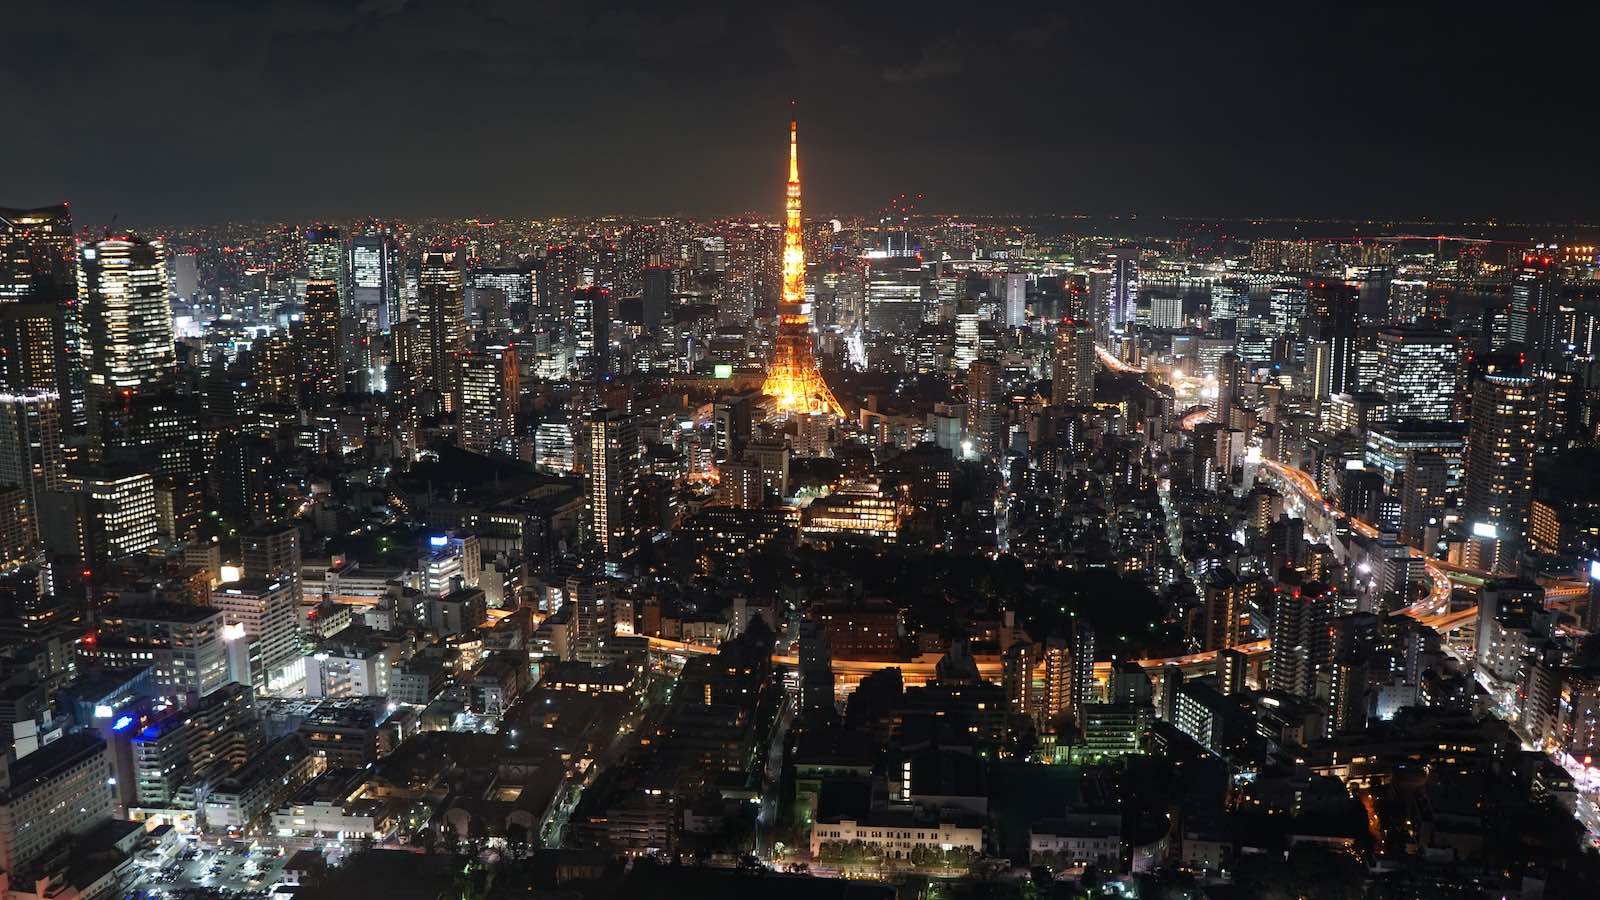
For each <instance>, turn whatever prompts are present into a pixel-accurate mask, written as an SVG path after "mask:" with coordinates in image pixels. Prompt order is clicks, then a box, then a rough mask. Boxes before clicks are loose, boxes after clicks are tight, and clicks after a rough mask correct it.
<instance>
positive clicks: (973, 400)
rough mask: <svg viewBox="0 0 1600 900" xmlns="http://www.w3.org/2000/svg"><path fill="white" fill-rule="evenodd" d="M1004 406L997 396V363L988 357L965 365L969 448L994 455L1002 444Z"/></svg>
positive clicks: (986, 454) (978, 452)
mask: <svg viewBox="0 0 1600 900" xmlns="http://www.w3.org/2000/svg"><path fill="white" fill-rule="evenodd" d="M1003 410H1004V407H1003V406H1002V404H1001V397H1000V366H999V364H998V363H996V362H995V361H994V360H992V359H989V358H987V357H985V358H983V359H976V360H973V361H972V365H970V366H968V367H967V440H968V441H970V442H971V444H972V447H971V452H973V453H976V454H978V455H980V456H994V455H997V454H999V453H1000V452H1001V451H1002V450H1003V449H1004V447H1002V446H1001V427H1002V425H1003V424H1004V417H1003Z"/></svg>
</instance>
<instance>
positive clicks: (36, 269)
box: [0, 203, 84, 429]
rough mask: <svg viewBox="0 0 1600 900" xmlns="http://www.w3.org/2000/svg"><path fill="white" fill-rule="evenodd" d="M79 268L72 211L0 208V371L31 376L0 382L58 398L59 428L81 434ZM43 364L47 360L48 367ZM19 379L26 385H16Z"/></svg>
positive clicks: (5, 374) (15, 376) (14, 376)
mask: <svg viewBox="0 0 1600 900" xmlns="http://www.w3.org/2000/svg"><path fill="white" fill-rule="evenodd" d="M76 264H77V259H76V254H75V252H74V250H73V239H72V213H71V212H70V211H69V210H68V209H67V205H66V204H65V203H62V204H60V205H58V206H46V207H41V208H39V209H4V208H0V308H4V309H5V312H4V314H3V319H0V355H4V356H5V357H7V360H6V362H4V363H0V370H6V369H15V368H17V367H25V368H27V369H29V370H31V371H28V372H27V373H26V374H19V373H17V372H15V371H10V372H6V371H0V377H4V378H8V379H10V380H11V382H12V383H10V384H9V385H7V387H8V388H9V389H10V390H14V391H15V390H23V389H25V388H38V389H40V390H54V391H55V392H56V393H58V394H60V395H61V398H62V403H63V408H62V413H63V416H62V424H63V425H64V426H66V427H68V428H70V429H80V428H81V427H82V425H83V422H84V410H83V371H82V368H81V366H82V363H81V362H80V361H79V359H78V335H79V333H80V331H81V328H82V323H81V322H80V321H79V313H78V297H79V294H78V281H77V272H76ZM24 310H26V311H24ZM46 320H47V321H48V322H49V324H48V326H46V325H45V324H44V322H45V321H46ZM45 341H48V342H49V343H48V344H46V343H45ZM13 354H23V355H22V356H21V357H13ZM47 359H49V360H51V361H52V362H50V363H48V364H47V362H46V360H47ZM46 371H48V372H49V373H50V376H51V377H52V380H51V381H50V382H48V383H46V382H43V381H42V380H41V379H43V378H44V377H45V373H46ZM19 377H21V378H25V379H26V381H27V383H26V384H23V383H17V381H16V379H18V378H19Z"/></svg>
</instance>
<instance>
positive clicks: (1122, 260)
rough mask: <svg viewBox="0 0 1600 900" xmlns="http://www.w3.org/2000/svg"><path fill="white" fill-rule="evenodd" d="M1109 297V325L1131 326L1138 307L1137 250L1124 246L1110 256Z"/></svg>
mask: <svg viewBox="0 0 1600 900" xmlns="http://www.w3.org/2000/svg"><path fill="white" fill-rule="evenodd" d="M1110 265H1111V280H1110V283H1109V288H1108V289H1109V299H1108V305H1109V306H1110V313H1111V325H1112V327H1114V328H1116V329H1118V330H1121V329H1126V328H1131V327H1133V317H1134V313H1135V311H1136V310H1137V309H1138V307H1139V251H1138V249H1137V248H1134V247H1125V248H1123V249H1121V250H1118V251H1116V253H1114V254H1113V255H1112V256H1111V258H1110Z"/></svg>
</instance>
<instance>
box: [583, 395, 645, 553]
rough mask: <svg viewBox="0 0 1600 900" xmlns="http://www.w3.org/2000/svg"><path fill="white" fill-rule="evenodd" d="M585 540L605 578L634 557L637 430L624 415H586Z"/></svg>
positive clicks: (638, 527) (636, 540) (638, 530)
mask: <svg viewBox="0 0 1600 900" xmlns="http://www.w3.org/2000/svg"><path fill="white" fill-rule="evenodd" d="M587 425H588V429H589V508H588V518H589V535H590V538H591V540H593V541H594V542H595V543H596V544H597V545H599V548H600V553H601V556H602V557H603V558H604V559H605V563H606V568H607V570H608V572H620V570H621V568H622V567H623V566H624V565H626V564H627V563H628V562H630V561H631V560H632V559H633V558H634V556H636V555H637V554H638V552H639V545H640V539H641V534H642V528H641V525H640V519H639V497H640V493H639V452H640V445H639V426H638V423H637V422H636V420H635V419H634V417H633V416H632V415H630V414H628V413H625V412H620V411H617V410H610V409H597V410H595V411H594V412H592V413H590V415H589V421H588V423H587Z"/></svg>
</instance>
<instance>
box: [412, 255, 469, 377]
mask: <svg viewBox="0 0 1600 900" xmlns="http://www.w3.org/2000/svg"><path fill="white" fill-rule="evenodd" d="M417 323H418V330H419V332H420V334H419V338H420V341H419V342H418V346H417V351H418V353H417V362H418V370H419V374H420V375H421V380H422V384H421V385H418V387H419V388H426V389H431V390H434V391H437V392H438V393H439V394H440V395H442V396H443V397H444V398H445V402H446V403H453V402H454V401H453V396H454V393H455V391H454V387H455V384H454V382H455V354H456V353H457V352H458V351H460V350H461V349H462V348H464V347H465V346H466V329H467V312H466V299H465V297H464V296H463V288H462V276H461V266H460V264H459V263H458V262H457V260H456V251H455V250H453V249H449V248H435V249H433V250H429V251H427V252H425V253H423V254H422V273H421V279H420V281H419V283H418V289H417Z"/></svg>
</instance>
